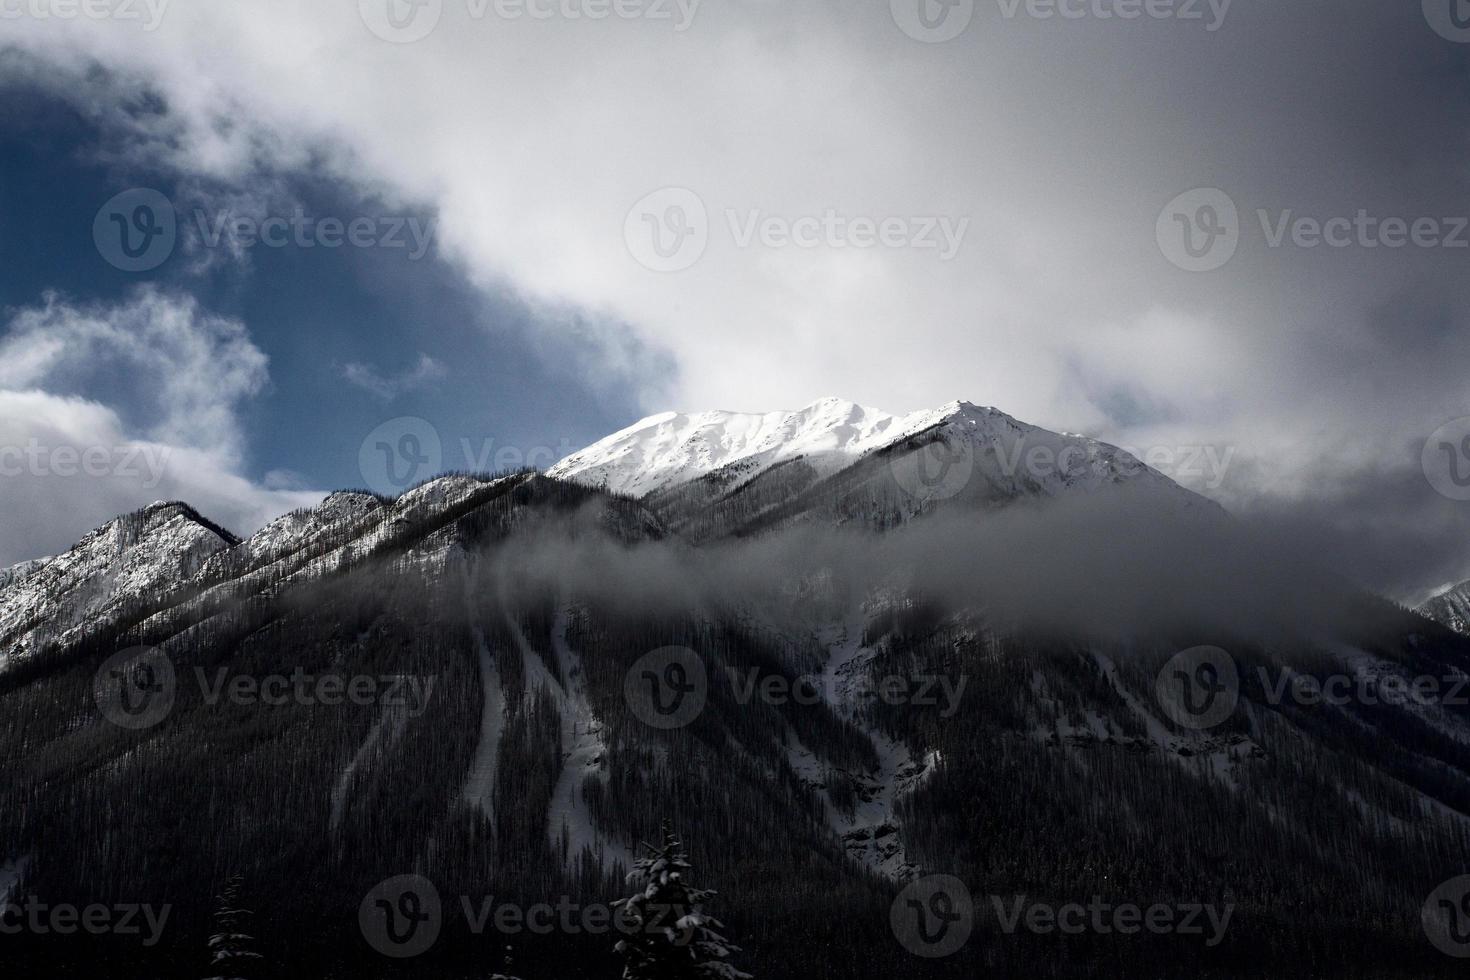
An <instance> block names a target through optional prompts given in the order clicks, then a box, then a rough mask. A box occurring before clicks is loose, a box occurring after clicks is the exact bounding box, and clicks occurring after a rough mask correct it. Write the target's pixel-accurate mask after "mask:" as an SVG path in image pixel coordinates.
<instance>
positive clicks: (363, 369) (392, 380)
mask: <svg viewBox="0 0 1470 980" xmlns="http://www.w3.org/2000/svg"><path fill="white" fill-rule="evenodd" d="M342 376H343V377H344V378H346V379H347V382H348V383H349V384H352V385H356V386H357V387H359V388H361V389H362V390H363V391H366V392H368V393H369V394H371V395H372V396H373V397H374V398H378V399H381V400H382V401H385V402H391V401H392V400H393V399H395V398H397V397H398V396H400V395H404V394H407V393H408V392H410V391H417V390H418V389H420V388H423V387H424V386H426V385H430V384H433V383H434V382H436V381H442V380H443V379H444V378H446V377H448V376H449V372H448V371H446V370H445V368H444V365H442V364H440V363H439V362H438V361H436V360H434V359H433V358H432V357H430V356H429V355H428V354H419V360H418V363H417V364H415V365H414V366H413V367H412V368H410V369H408V370H407V371H401V372H399V373H398V374H393V375H385V374H383V373H382V372H380V371H379V370H378V369H377V368H375V367H373V366H372V365H371V364H359V363H357V362H356V361H353V362H351V363H349V364H347V365H345V366H344V367H343V368H342Z"/></svg>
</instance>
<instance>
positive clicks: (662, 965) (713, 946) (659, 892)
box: [613, 823, 750, 980]
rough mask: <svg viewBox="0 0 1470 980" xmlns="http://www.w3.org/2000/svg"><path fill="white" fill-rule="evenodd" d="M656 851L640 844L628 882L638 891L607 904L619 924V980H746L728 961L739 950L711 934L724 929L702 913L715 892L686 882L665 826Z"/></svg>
mask: <svg viewBox="0 0 1470 980" xmlns="http://www.w3.org/2000/svg"><path fill="white" fill-rule="evenodd" d="M663 834H664V842H663V846H662V847H653V846H652V845H648V844H645V845H644V847H646V848H647V849H648V852H649V854H648V856H647V857H644V858H639V859H638V861H637V862H636V863H635V864H634V866H633V871H632V872H631V873H630V874H629V875H628V884H630V885H636V886H638V887H639V888H640V889H641V890H640V891H639V892H638V893H637V894H636V895H633V896H631V897H629V898H624V899H619V900H618V901H616V902H614V903H613V907H614V908H616V909H618V915H619V918H620V919H621V920H622V922H623V927H624V932H625V935H624V937H623V938H622V939H621V940H620V941H619V942H618V944H617V947H616V948H617V951H618V952H619V953H621V954H622V956H623V959H624V960H625V963H624V966H623V980H685V978H689V980H694V978H698V980H746V978H749V977H750V974H748V973H742V972H741V971H740V970H738V969H736V967H735V965H734V964H733V963H730V962H729V956H730V954H731V953H738V952H740V947H739V946H735V945H733V944H731V943H730V941H729V940H727V939H726V938H725V937H724V936H722V935H720V933H719V932H717V931H716V930H718V929H723V928H724V925H723V924H722V923H721V922H720V921H719V920H718V919H715V918H714V917H713V916H710V915H708V914H706V913H705V911H704V905H705V903H706V902H708V901H709V900H710V899H711V898H713V897H714V895H715V893H714V892H712V891H709V890H706V889H702V888H696V887H694V886H693V885H692V884H691V883H690V881H689V871H690V865H689V861H688V860H687V858H686V855H685V853H684V845H683V843H681V842H680V840H679V838H678V837H676V836H674V833H673V831H672V830H671V829H670V828H669V825H668V824H667V823H665V824H664V828H663Z"/></svg>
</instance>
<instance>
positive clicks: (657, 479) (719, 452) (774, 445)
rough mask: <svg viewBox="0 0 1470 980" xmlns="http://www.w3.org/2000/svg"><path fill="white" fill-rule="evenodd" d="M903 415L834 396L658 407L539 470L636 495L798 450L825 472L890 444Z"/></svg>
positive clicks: (764, 464)
mask: <svg viewBox="0 0 1470 980" xmlns="http://www.w3.org/2000/svg"><path fill="white" fill-rule="evenodd" d="M904 421H905V420H904V419H902V418H900V417H899V416H895V415H890V414H888V413H886V412H880V411H877V410H875V409H871V408H866V407H864V406H862V405H858V404H856V403H854V402H850V401H846V400H844V399H841V398H823V399H820V400H818V401H815V402H812V403H811V404H810V405H807V406H806V407H804V408H800V409H796V410H795V411H785V412H763V413H747V412H724V411H707V412H695V413H688V414H686V413H681V412H662V413H660V414H658V415H651V416H649V417H648V418H646V419H643V420H642V421H639V422H635V423H634V424H633V425H630V426H629V427H628V428H626V429H623V430H622V431H620V432H614V433H613V434H612V435H610V436H608V437H607V438H605V439H603V440H601V441H600V442H597V443H595V444H594V445H591V446H589V447H587V448H586V449H583V450H581V451H580V452H576V453H573V454H572V455H570V456H568V457H567V458H566V459H564V460H562V461H561V462H559V463H557V464H556V465H555V466H553V467H552V468H551V469H550V470H548V471H547V475H548V476H553V477H560V478H564V479H573V480H576V481H577V482H579V483H585V484H588V485H592V486H598V487H603V488H605V489H607V490H610V491H612V492H614V493H624V494H629V495H631V496H635V497H644V496H647V495H648V494H650V493H653V492H655V491H657V490H662V489H664V488H666V487H671V486H675V485H677V484H680V483H686V482H688V481H690V480H695V479H698V478H699V477H701V476H704V475H705V474H707V473H713V472H714V471H716V470H719V469H722V468H724V467H726V466H729V465H731V464H735V463H739V464H741V467H742V471H743V475H745V476H746V477H747V478H749V477H754V476H756V475H758V474H759V473H761V472H764V471H765V470H767V469H769V468H770V467H772V466H774V465H776V464H777V463H782V462H785V461H786V460H789V459H794V458H796V457H798V456H800V457H804V458H806V459H807V461H808V462H810V463H812V464H813V465H815V466H817V467H818V468H819V469H824V468H825V469H828V470H831V469H835V468H839V467H840V466H841V465H843V464H844V463H845V462H850V461H851V460H854V459H857V458H858V457H859V456H862V455H863V454H864V453H867V452H869V451H871V450H873V449H876V448H879V447H880V446H883V445H887V444H889V443H891V442H892V441H893V440H894V439H895V438H897V437H898V436H899V435H900V433H901V431H902V430H903V428H904Z"/></svg>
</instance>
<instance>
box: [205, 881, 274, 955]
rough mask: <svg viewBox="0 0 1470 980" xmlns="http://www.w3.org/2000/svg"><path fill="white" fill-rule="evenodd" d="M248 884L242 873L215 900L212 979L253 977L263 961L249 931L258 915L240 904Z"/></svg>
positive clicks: (212, 933) (210, 942) (211, 943)
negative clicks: (252, 918) (252, 919)
mask: <svg viewBox="0 0 1470 980" xmlns="http://www.w3.org/2000/svg"><path fill="white" fill-rule="evenodd" d="M243 884H244V882H243V879H241V877H240V876H239V875H233V876H231V878H230V879H229V880H228V881H226V882H225V886H224V888H222V889H221V890H220V893H219V895H218V896H216V899H215V902H216V904H215V910H214V929H213V931H212V932H211V933H210V936H209V969H210V975H209V980H252V978H253V977H255V976H256V975H257V974H256V972H255V971H256V970H257V968H258V966H259V964H260V962H261V960H262V957H261V955H260V953H258V952H256V950H255V937H254V936H252V935H250V933H249V932H247V931H246V929H247V927H248V923H249V919H250V917H251V916H252V915H253V914H254V913H253V912H251V911H250V910H249V909H247V908H243V907H242V906H241V904H240V891H241V887H242V885H243Z"/></svg>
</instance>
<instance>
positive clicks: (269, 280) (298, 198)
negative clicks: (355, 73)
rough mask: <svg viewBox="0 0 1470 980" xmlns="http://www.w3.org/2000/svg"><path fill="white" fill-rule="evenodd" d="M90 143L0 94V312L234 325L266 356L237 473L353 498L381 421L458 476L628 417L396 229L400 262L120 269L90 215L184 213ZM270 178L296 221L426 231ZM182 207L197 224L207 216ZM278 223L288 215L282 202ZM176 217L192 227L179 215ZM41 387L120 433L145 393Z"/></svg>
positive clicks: (116, 385) (518, 318)
mask: <svg viewBox="0 0 1470 980" xmlns="http://www.w3.org/2000/svg"><path fill="white" fill-rule="evenodd" d="M107 140H108V134H107V133H105V132H102V131H100V130H99V129H98V128H97V127H96V126H95V125H91V124H89V123H88V121H87V120H86V119H85V118H83V117H82V116H80V115H79V114H77V113H76V112H74V111H72V110H71V108H70V107H69V106H68V105H67V104H66V103H65V102H63V101H61V100H58V99H55V98H51V97H48V96H47V95H46V94H45V93H44V92H41V91H38V90H36V89H30V88H24V87H18V88H15V89H10V90H7V91H6V93H5V95H4V97H0V175H3V177H0V215H3V216H4V220H3V221H0V269H3V270H4V275H3V276H0V307H4V308H5V309H6V310H7V311H12V312H13V311H14V310H15V309H17V308H23V307H34V306H36V305H38V304H39V303H41V302H42V297H43V295H44V294H46V293H47V292H48V291H50V292H56V293H59V294H61V296H62V297H64V298H65V299H66V300H67V301H69V302H74V303H77V304H81V305H85V304H90V303H117V302H122V301H124V300H125V299H126V297H127V296H128V295H129V294H130V293H131V292H132V291H133V290H136V289H137V288H138V287H139V285H141V284H144V283H154V284H157V285H159V286H161V287H163V288H165V289H167V290H170V291H177V292H183V293H188V294H189V295H192V296H194V297H196V298H197V300H198V301H199V303H200V304H201V306H202V307H204V308H205V309H207V310H209V311H210V312H212V313H215V314H219V315H223V316H228V317H232V318H237V319H238V320H239V321H241V322H242V323H243V324H244V325H245V326H246V328H247V329H248V332H249V337H250V339H251V341H252V342H253V343H254V344H255V345H256V346H257V347H258V348H259V349H260V350H261V351H263V352H264V353H265V354H266V356H267V357H268V358H269V378H270V380H269V384H268V385H267V386H266V387H265V388H264V389H263V390H262V391H261V392H260V393H259V394H258V395H256V396H254V397H252V398H250V399H248V401H247V402H245V403H244V404H243V405H242V406H241V409H240V422H241V426H242V429H243V432H244V435H245V437H246V453H245V460H244V462H243V466H242V472H243V474H244V475H246V476H248V477H250V478H251V479H253V480H256V481H258V482H265V481H266V479H267V476H268V474H275V476H274V477H272V479H273V481H278V480H280V479H281V478H283V477H286V476H287V475H291V476H292V477H293V478H294V482H295V483H296V485H299V486H300V487H303V488H326V489H332V488H338V487H352V486H360V485H362V484H363V483H364V478H363V476H362V475H361V473H360V472H359V465H358V450H359V447H360V444H361V442H362V439H363V438H364V436H366V435H367V434H368V432H369V431H370V430H372V429H373V428H374V427H375V426H377V425H379V424H380V423H382V422H384V421H385V420H388V419H391V418H394V417H398V416H416V417H421V418H423V419H426V420H428V421H430V422H431V423H433V424H434V426H435V427H436V428H437V429H438V431H439V434H440V437H441V439H442V440H443V444H444V447H445V449H444V457H445V458H444V466H445V467H446V468H455V467H461V466H464V465H466V464H465V463H464V458H463V457H464V453H463V446H464V441H465V440H469V445H470V446H471V447H472V448H473V455H474V456H476V457H482V456H483V454H484V453H485V451H486V449H487V448H488V449H489V451H490V454H491V455H489V456H488V457H486V458H489V459H491V460H492V461H493V460H494V458H495V456H494V454H495V453H496V452H498V451H499V450H502V449H506V448H507V447H508V448H509V449H511V450H518V451H519V452H520V453H522V454H526V453H530V452H531V451H532V450H533V449H536V448H537V447H545V448H546V449H548V450H557V451H558V452H569V451H571V449H576V448H580V446H582V445H585V444H586V443H588V442H591V441H593V440H595V439H597V438H600V437H601V436H603V435H605V434H607V433H608V432H610V431H613V430H615V429H617V428H620V427H622V426H624V425H626V424H628V422H630V421H632V420H634V419H636V418H637V417H639V415H640V414H641V413H640V412H639V411H638V408H637V407H636V406H635V405H634V404H632V402H631V400H630V398H629V397H627V394H626V389H624V391H621V392H620V391H619V389H618V387H617V386H616V384H615V383H613V382H615V381H616V380H617V379H616V378H615V376H613V375H612V374H611V373H610V374H609V376H608V377H607V378H606V382H607V383H601V384H598V383H595V381H596V375H595V374H589V373H588V372H586V371H584V370H581V366H580V365H578V364H577V362H576V360H575V359H574V358H573V357H572V356H570V354H569V353H561V352H558V351H557V350H556V345H557V344H558V343H565V342H567V341H565V340H562V339H559V338H558V335H559V334H560V333H561V331H560V330H558V331H552V330H548V329H546V328H545V326H544V325H542V324H538V322H537V314H536V313H535V312H534V311H532V310H531V309H529V308H528V307H527V306H526V305H525V304H523V303H521V302H518V301H517V299H516V298H515V297H514V296H513V295H512V294H510V293H509V292H508V291H501V292H498V293H497V292H493V291H486V290H483V289H478V288H473V287H470V286H468V285H467V284H466V283H465V281H464V277H463V276H462V274H461V273H460V272H459V271H458V270H457V269H456V268H455V267H454V266H452V265H451V264H449V263H446V262H445V261H443V259H442V258H441V257H440V255H439V254H438V252H437V249H434V248H432V247H431V248H430V250H429V252H428V253H427V254H426V255H424V256H423V257H421V258H413V257H411V254H412V252H413V251H414V247H413V239H412V237H411V234H410V232H409V230H408V229H407V228H405V229H404V230H403V231H402V232H401V233H400V236H399V237H401V238H402V239H403V240H404V241H405V242H406V243H409V247H405V248H397V247H392V248H389V247H369V248H353V247H350V246H343V247H337V248H325V247H320V246H318V247H301V246H300V245H299V244H297V243H296V242H295V241H292V240H290V238H289V236H288V238H287V244H285V246H284V247H274V246H269V247H268V246H265V245H260V244H257V245H256V246H255V247H253V248H251V249H249V250H248V253H247V254H246V255H245V257H244V258H243V260H242V259H237V258H235V257H233V256H226V257H225V258H224V259H221V260H218V261H215V262H214V263H212V264H211V265H210V266H209V267H207V268H205V269H202V270H201V269H198V268H197V267H196V265H195V263H194V262H192V261H191V258H192V257H191V256H190V255H188V254H186V253H185V251H184V249H183V247H182V246H181V247H178V248H176V249H175V251H174V253H173V254H172V255H171V256H170V257H169V258H168V259H167V260H166V261H164V262H163V264H162V265H161V266H159V267H158V268H156V269H153V270H149V271H146V272H126V271H120V270H119V269H117V268H115V267H114V266H113V265H111V264H109V263H108V262H107V261H106V260H105V259H104V257H103V256H102V255H101V254H99V252H98V250H97V248H96V247H95V245H94V241H93V236H92V229H93V221H94V218H95V216H96V214H97V211H98V209H99V208H100V207H101V206H102V205H103V204H104V202H106V201H108V200H109V199H110V198H112V197H113V196H114V195H115V194H118V193H120V192H122V191H126V190H128V189H130V188H134V187H150V188H155V189H157V190H159V191H160V192H162V193H163V194H164V195H165V196H166V197H168V198H169V199H170V200H171V201H176V202H184V201H190V202H192V201H193V200H194V199H192V198H189V197H187V196H186V195H185V194H184V193H182V192H181V190H180V181H179V179H178V177H177V175H171V174H168V173H166V172H162V171H158V170H154V171H149V170H147V169H146V168H139V167H136V166H123V165H119V164H117V163H116V162H112V161H109V160H108V157H109V156H110V155H112V153H113V152H114V151H115V148H113V147H109V145H108V142H107ZM282 181H283V183H284V184H285V186H286V188H287V193H288V194H289V195H290V197H291V199H292V200H293V201H294V202H295V203H296V204H299V205H300V206H301V207H302V209H303V212H304V213H305V214H306V215H308V216H312V217H327V216H339V217H341V218H343V220H344V221H345V220H350V219H352V218H354V217H357V216H369V217H373V218H379V217H383V218H384V219H385V223H384V224H383V226H382V228H383V234H384V235H386V234H387V233H388V230H389V225H388V224H387V223H386V219H387V218H390V217H391V218H394V219H396V218H398V217H403V218H404V219H405V221H406V219H407V218H408V217H413V218H414V219H415V220H416V221H418V222H420V227H421V228H423V229H425V230H429V229H431V228H432V223H433V221H434V217H433V215H432V214H431V213H427V212H410V211H408V210H406V209H402V208H391V207H389V206H387V205H385V204H384V202H382V201H375V200H371V199H364V198H361V197H358V196H355V195H354V194H353V193H352V191H351V189H350V188H344V187H343V186H341V185H340V184H338V183H335V182H331V181H324V180H314V179H311V178H310V177H308V176H304V175H300V174H287V175H283V177H282ZM200 203H203V204H204V211H205V213H206V216H207V217H206V221H207V225H206V227H211V226H212V223H213V222H215V221H216V220H217V215H218V213H219V212H218V211H217V210H216V209H212V208H210V207H209V202H207V201H206V202H200ZM217 203H224V204H225V205H226V206H227V201H225V202H217ZM279 210H280V211H282V212H283V213H284V214H285V215H286V216H288V217H289V216H291V215H293V214H294V205H293V206H292V207H289V208H280V209H279ZM178 211H179V212H180V213H181V215H182V218H181V220H182V221H183V222H185V223H188V224H193V225H194V227H195V228H197V227H198V220H197V217H196V214H195V208H194V207H193V206H192V203H191V204H190V205H182V204H181V205H180V206H179V207H178ZM206 247H207V246H206ZM211 251H213V252H215V253H220V254H224V253H225V251H226V250H225V249H223V248H222V247H218V248H214V249H212V250H211ZM425 357H427V358H429V359H431V361H432V363H433V365H435V368H434V370H432V371H429V372H420V381H419V382H418V383H413V384H409V385H406V386H404V390H401V391H399V390H395V389H394V388H393V387H392V386H391V385H389V386H388V387H387V388H386V389H385V388H383V387H382V386H379V391H377V392H374V391H371V390H368V389H367V388H365V387H362V386H360V385H359V384H354V383H352V381H350V380H349V378H348V374H349V372H348V365H358V366H360V367H364V368H367V369H369V370H368V371H367V372H366V376H367V377H369V378H373V377H377V378H380V379H386V380H390V381H391V380H392V379H395V378H403V377H405V376H408V377H409V378H410V379H411V378H412V377H413V376H414V374H415V370H416V369H417V368H418V367H419V365H420V364H421V363H422V362H423V359H424V358H425ZM354 374H355V376H358V377H362V373H361V372H354ZM51 390H53V391H55V392H56V393H58V394H70V395H82V396H86V397H88V398H93V399H96V400H99V401H101V402H104V403H107V404H109V405H112V406H114V407H116V408H118V409H119V411H120V412H122V414H123V416H124V418H125V420H126V419H128V418H129V415H130V414H137V415H144V414H146V407H145V406H146V403H147V402H148V392H146V391H137V390H133V387H132V384H131V379H130V378H129V376H128V375H127V374H126V373H118V374H116V375H112V376H108V374H107V373H106V372H103V373H101V374H99V375H88V376H78V377H77V378H76V379H75V383H73V384H66V383H64V382H63V383H58V384H56V385H53V386H52V388H51ZM543 458H544V452H543V453H540V454H538V455H537V458H536V461H538V462H539V461H541V460H542V459H543ZM477 461H478V460H477ZM541 465H543V466H544V465H546V464H545V463H544V462H542V463H541ZM143 502H146V501H143Z"/></svg>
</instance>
